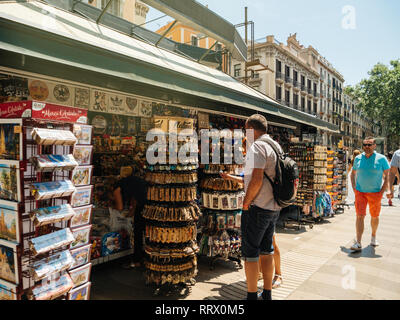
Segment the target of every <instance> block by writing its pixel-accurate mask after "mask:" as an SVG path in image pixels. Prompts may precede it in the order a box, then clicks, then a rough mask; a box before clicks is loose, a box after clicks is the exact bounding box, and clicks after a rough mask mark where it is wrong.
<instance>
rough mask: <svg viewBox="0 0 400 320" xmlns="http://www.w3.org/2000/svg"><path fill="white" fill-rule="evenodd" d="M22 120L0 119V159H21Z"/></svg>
mask: <svg viewBox="0 0 400 320" xmlns="http://www.w3.org/2000/svg"><path fill="white" fill-rule="evenodd" d="M22 155H23V152H22V120H20V119H18V120H17V119H16V120H9V119H0V159H5V160H17V161H20V160H23V159H22Z"/></svg>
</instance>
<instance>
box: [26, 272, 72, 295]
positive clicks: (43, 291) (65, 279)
mask: <svg viewBox="0 0 400 320" xmlns="http://www.w3.org/2000/svg"><path fill="white" fill-rule="evenodd" d="M73 286H74V283H73V282H72V279H71V277H70V276H69V274H68V273H64V274H63V275H61V276H59V277H58V278H56V279H52V280H51V281H46V280H44V281H41V282H39V283H38V284H37V285H36V286H35V287H33V288H31V289H30V290H29V291H30V292H29V294H28V296H29V298H30V299H31V300H53V299H56V298H58V297H60V296H62V295H63V294H66V293H67V292H68V291H69V290H71V288H72V287H73Z"/></svg>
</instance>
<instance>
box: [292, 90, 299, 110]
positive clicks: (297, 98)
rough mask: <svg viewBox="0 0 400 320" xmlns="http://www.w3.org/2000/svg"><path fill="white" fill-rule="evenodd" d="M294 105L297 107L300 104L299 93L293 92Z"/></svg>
mask: <svg viewBox="0 0 400 320" xmlns="http://www.w3.org/2000/svg"><path fill="white" fill-rule="evenodd" d="M293 105H294V106H295V107H297V106H298V105H299V95H297V94H294V93H293Z"/></svg>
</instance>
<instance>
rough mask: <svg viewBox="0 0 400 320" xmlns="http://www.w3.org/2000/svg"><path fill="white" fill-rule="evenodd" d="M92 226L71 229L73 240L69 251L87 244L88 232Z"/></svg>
mask: <svg viewBox="0 0 400 320" xmlns="http://www.w3.org/2000/svg"><path fill="white" fill-rule="evenodd" d="M91 229H92V225H88V226H84V227H80V228H76V229H72V234H73V236H74V238H75V240H74V241H73V242H72V243H71V246H70V249H74V248H77V247H80V246H83V245H85V244H88V243H89V239H90V230H91Z"/></svg>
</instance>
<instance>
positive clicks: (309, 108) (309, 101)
mask: <svg viewBox="0 0 400 320" xmlns="http://www.w3.org/2000/svg"><path fill="white" fill-rule="evenodd" d="M307 112H308V113H311V100H308V101H307Z"/></svg>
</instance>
